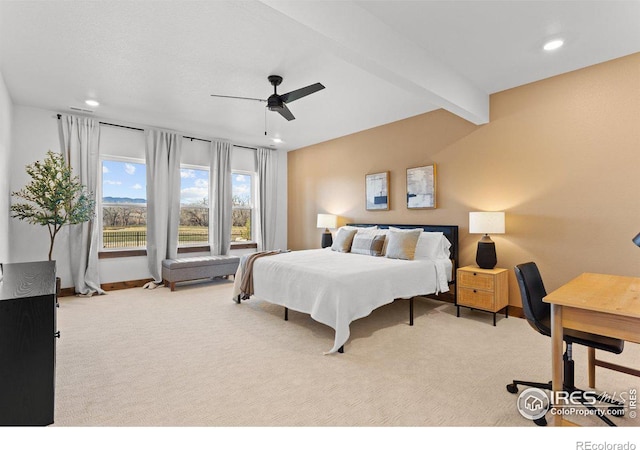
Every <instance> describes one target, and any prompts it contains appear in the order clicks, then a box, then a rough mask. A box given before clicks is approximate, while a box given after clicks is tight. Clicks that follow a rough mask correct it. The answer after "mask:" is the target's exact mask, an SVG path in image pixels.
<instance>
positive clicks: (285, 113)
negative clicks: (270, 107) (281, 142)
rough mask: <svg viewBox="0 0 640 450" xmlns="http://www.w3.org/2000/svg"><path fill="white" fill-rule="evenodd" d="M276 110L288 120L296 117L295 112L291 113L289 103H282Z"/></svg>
mask: <svg viewBox="0 0 640 450" xmlns="http://www.w3.org/2000/svg"><path fill="white" fill-rule="evenodd" d="M276 111H278V112H279V113H280V115H281V116H282V117H284V118H285V119H287V120H293V119H295V117H294V116H293V114H291V111H289V108H287V105H285V104H284V103H283V104H282V108H278V109H276Z"/></svg>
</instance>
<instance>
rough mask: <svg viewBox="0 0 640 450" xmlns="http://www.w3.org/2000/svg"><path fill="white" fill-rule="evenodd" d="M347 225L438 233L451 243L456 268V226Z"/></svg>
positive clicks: (454, 267)
mask: <svg viewBox="0 0 640 450" xmlns="http://www.w3.org/2000/svg"><path fill="white" fill-rule="evenodd" d="M347 225H350V226H353V227H373V226H377V227H378V228H380V229H386V228H389V227H396V228H422V229H423V230H424V231H433V232H437V231H440V232H442V234H444V236H445V237H446V238H447V239H448V240H449V242H451V248H450V249H449V251H450V252H451V259H452V260H453V270H454V272H453V273H455V270H456V269H457V268H458V225H395V224H381V223H348V224H347Z"/></svg>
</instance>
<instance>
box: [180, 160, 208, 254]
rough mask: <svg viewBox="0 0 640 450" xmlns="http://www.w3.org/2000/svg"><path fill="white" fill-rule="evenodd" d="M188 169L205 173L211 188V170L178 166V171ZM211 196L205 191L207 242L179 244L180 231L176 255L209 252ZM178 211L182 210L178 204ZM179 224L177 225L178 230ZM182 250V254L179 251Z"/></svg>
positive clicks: (186, 165)
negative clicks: (207, 219) (207, 218)
mask: <svg viewBox="0 0 640 450" xmlns="http://www.w3.org/2000/svg"><path fill="white" fill-rule="evenodd" d="M182 169H188V170H204V171H206V172H207V173H208V174H209V176H208V186H211V170H210V168H209V167H208V166H200V165H197V164H182V163H181V164H180V170H182ZM180 191H181V192H182V176H181V177H180ZM210 194H211V189H209V190H208V191H207V202H208V206H207V216H208V217H209V225H208V226H207V242H198V243H194V244H180V237H179V236H180V231H178V253H191V252H198V251H209V249H210V248H211V242H209V241H210V239H211V222H212V221H211V219H212V217H211V198H209V196H210ZM180 209H181V210H182V204H180ZM179 227H180V224H178V228H179ZM181 249H182V250H183V251H182V252H181V251H180V250H181Z"/></svg>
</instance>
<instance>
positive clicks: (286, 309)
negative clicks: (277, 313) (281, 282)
mask: <svg viewBox="0 0 640 450" xmlns="http://www.w3.org/2000/svg"><path fill="white" fill-rule="evenodd" d="M284 320H289V308H287V307H286V306H285V307H284Z"/></svg>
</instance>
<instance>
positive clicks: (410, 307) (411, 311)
mask: <svg viewBox="0 0 640 450" xmlns="http://www.w3.org/2000/svg"><path fill="white" fill-rule="evenodd" d="M409 326H411V327H412V326H413V298H410V299H409Z"/></svg>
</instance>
